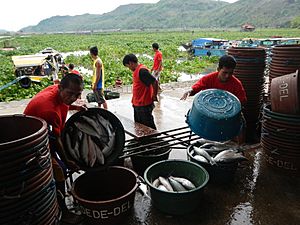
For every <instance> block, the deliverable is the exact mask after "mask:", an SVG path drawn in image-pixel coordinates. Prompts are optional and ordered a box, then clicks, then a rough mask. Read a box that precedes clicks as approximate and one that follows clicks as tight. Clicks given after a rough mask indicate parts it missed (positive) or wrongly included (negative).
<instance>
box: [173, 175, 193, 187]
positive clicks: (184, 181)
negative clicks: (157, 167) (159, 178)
mask: <svg viewBox="0 0 300 225" xmlns="http://www.w3.org/2000/svg"><path fill="white" fill-rule="evenodd" d="M171 178H173V179H174V180H176V181H178V182H179V183H181V184H182V186H183V187H185V188H186V189H188V190H192V189H195V188H196V186H195V185H194V184H193V183H192V182H191V181H190V180H188V179H186V178H183V177H173V176H171Z"/></svg>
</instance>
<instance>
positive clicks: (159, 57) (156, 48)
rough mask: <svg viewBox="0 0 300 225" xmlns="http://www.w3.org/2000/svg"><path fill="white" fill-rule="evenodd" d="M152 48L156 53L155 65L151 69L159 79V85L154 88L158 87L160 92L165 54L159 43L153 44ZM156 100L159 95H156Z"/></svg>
mask: <svg viewBox="0 0 300 225" xmlns="http://www.w3.org/2000/svg"><path fill="white" fill-rule="evenodd" d="M152 49H153V51H154V52H155V54H154V58H153V66H152V69H151V73H152V75H153V76H154V77H155V78H156V80H157V84H156V85H157V86H155V87H154V88H156V89H157V92H160V91H161V88H160V85H159V83H160V82H159V79H160V75H161V71H162V69H163V56H162V53H161V51H159V45H158V44H157V43H153V44H152ZM154 100H156V101H158V99H157V96H156V97H155V99H154Z"/></svg>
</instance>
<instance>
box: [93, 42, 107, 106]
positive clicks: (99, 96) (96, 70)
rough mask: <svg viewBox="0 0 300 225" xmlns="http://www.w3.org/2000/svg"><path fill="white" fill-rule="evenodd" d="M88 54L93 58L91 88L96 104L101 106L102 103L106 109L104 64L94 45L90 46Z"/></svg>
mask: <svg viewBox="0 0 300 225" xmlns="http://www.w3.org/2000/svg"><path fill="white" fill-rule="evenodd" d="M90 55H91V57H92V59H93V78H92V90H93V92H94V94H95V98H96V101H97V103H98V106H99V107H101V105H103V108H104V109H107V102H106V100H105V97H104V66H103V63H102V60H101V59H100V57H99V56H98V48H97V47H96V46H94V47H91V48H90Z"/></svg>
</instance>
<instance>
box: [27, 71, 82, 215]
mask: <svg viewBox="0 0 300 225" xmlns="http://www.w3.org/2000/svg"><path fill="white" fill-rule="evenodd" d="M82 90H83V82H82V78H81V77H80V76H78V75H77V74H67V75H66V76H64V77H63V78H62V80H61V81H60V84H57V85H52V86H49V87H47V88H45V89H44V90H42V91H41V92H39V93H38V94H36V95H35V96H34V97H33V98H32V100H31V101H30V102H29V103H28V105H27V107H26V108H25V110H24V114H25V115H29V116H36V117H40V118H42V119H44V120H45V121H46V122H47V124H48V128H49V146H50V152H51V159H52V167H53V175H54V179H55V182H56V188H57V190H58V191H60V192H61V194H63V195H64V194H65V179H66V177H65V176H66V169H67V168H68V169H69V170H71V171H77V170H78V169H79V167H78V166H77V165H76V164H75V162H74V161H72V160H70V159H68V157H67V156H66V153H65V151H64V147H63V144H62V141H61V133H62V130H63V128H64V125H65V121H66V118H67V113H68V110H69V109H70V110H81V109H83V108H84V107H80V106H71V104H72V103H73V102H75V101H76V99H77V98H78V97H79V96H80V95H81V92H82ZM58 203H59V205H60V207H61V208H62V210H63V212H65V210H67V208H66V206H65V202H64V199H63V198H59V197H58Z"/></svg>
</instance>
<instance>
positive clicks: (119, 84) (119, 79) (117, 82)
mask: <svg viewBox="0 0 300 225" xmlns="http://www.w3.org/2000/svg"><path fill="white" fill-rule="evenodd" d="M122 84H123V81H122V80H121V78H120V77H117V79H116V81H115V87H116V88H120V87H122Z"/></svg>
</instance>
